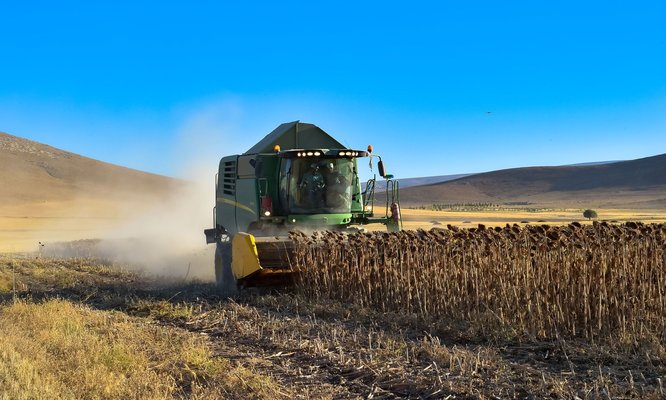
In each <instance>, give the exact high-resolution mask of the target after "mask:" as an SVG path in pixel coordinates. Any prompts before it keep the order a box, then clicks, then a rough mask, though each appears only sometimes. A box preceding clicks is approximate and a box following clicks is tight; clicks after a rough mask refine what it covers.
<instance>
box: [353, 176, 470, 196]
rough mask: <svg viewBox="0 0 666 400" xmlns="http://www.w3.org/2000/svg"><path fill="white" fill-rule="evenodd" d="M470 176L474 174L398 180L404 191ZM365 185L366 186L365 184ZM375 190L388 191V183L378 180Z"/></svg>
mask: <svg viewBox="0 0 666 400" xmlns="http://www.w3.org/2000/svg"><path fill="white" fill-rule="evenodd" d="M470 175H472V174H455V175H438V176H424V177H419V178H404V179H398V180H399V181H400V188H402V189H404V188H408V187H412V186H421V185H431V184H433V183H442V182H448V181H452V180H454V179H460V178H464V177H466V176H470ZM363 184H364V185H365V183H363ZM375 190H376V191H378V192H383V191H384V190H386V182H385V181H383V180H381V178H379V179H377V186H376V189H375Z"/></svg>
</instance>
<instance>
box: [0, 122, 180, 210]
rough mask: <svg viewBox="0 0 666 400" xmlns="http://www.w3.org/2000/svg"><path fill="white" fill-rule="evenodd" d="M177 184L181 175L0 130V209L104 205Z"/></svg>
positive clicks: (160, 192) (156, 193)
mask: <svg viewBox="0 0 666 400" xmlns="http://www.w3.org/2000/svg"><path fill="white" fill-rule="evenodd" d="M174 185H178V181H177V180H175V179H172V178H168V177H165V176H160V175H155V174H150V173H146V172H141V171H137V170H134V169H130V168H125V167H120V166H117V165H113V164H109V163H105V162H102V161H98V160H94V159H91V158H87V157H83V156H80V155H77V154H74V153H70V152H67V151H64V150H60V149H57V148H55V147H51V146H48V145H45V144H41V143H37V142H34V141H31V140H27V139H23V138H20V137H17V136H12V135H9V134H7V133H2V132H0V212H2V211H4V213H0V215H6V214H7V213H9V214H15V213H19V214H21V213H22V214H26V213H27V214H30V216H34V215H40V214H44V213H46V214H48V213H52V212H56V213H57V212H59V211H60V210H61V207H60V206H62V205H65V204H67V203H70V204H76V205H77V207H78V206H79V205H81V204H92V203H95V205H96V206H100V209H103V208H104V206H105V205H106V206H112V205H115V204H118V203H129V202H132V201H142V200H143V199H146V200H147V199H158V198H160V197H161V196H165V195H167V193H168V192H169V190H170V188H172V187H173V186H174ZM51 206H52V207H51ZM8 210H9V211H8ZM71 211H72V210H68V212H69V213H71Z"/></svg>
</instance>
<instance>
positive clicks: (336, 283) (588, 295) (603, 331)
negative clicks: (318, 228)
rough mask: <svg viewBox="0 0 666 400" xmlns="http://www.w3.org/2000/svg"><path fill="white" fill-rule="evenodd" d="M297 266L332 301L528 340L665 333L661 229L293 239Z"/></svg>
mask: <svg viewBox="0 0 666 400" xmlns="http://www.w3.org/2000/svg"><path fill="white" fill-rule="evenodd" d="M292 239H293V240H294V241H295V243H296V247H295V253H294V255H295V257H294V259H293V260H292V267H293V268H297V269H300V270H301V271H302V274H301V275H300V276H301V278H302V279H301V286H302V288H303V289H304V290H305V291H306V292H307V293H308V294H309V295H312V296H315V297H328V298H335V299H339V300H342V301H347V302H354V303H358V304H361V305H363V306H369V307H374V308H377V309H379V310H382V311H398V312H406V313H409V314H415V315H418V316H419V317H421V318H424V319H426V320H431V321H432V320H435V319H437V318H448V319H449V320H453V321H466V322H468V323H471V324H475V325H477V326H493V327H495V328H496V327H497V326H502V327H504V328H508V329H510V330H513V331H514V332H515V333H517V334H519V335H527V336H529V337H533V338H555V337H558V336H568V337H586V338H595V337H605V336H609V335H614V334H630V335H645V334H649V335H657V336H658V337H659V338H660V339H664V336H666V334H665V333H664V332H666V307H665V306H666V293H665V291H666V245H665V243H666V240H665V239H666V225H664V224H642V223H634V222H629V223H626V224H624V225H610V224H607V223H595V224H593V225H589V226H583V225H580V224H578V223H573V224H570V225H568V226H563V227H557V226H548V225H538V226H529V225H528V226H525V227H520V226H518V225H513V226H509V225H508V224H507V226H506V227H504V228H499V227H498V228H494V229H487V228H486V227H484V226H483V225H479V227H478V228H471V229H458V228H456V227H452V226H449V227H448V229H438V228H434V229H432V230H430V231H423V230H419V231H403V232H398V233H381V232H373V233H358V234H352V235H344V234H341V233H336V232H325V233H315V234H313V235H312V236H307V235H304V234H300V233H292Z"/></svg>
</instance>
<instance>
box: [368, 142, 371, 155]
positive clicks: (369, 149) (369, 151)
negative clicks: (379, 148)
mask: <svg viewBox="0 0 666 400" xmlns="http://www.w3.org/2000/svg"><path fill="white" fill-rule="evenodd" d="M368 153H372V145H371V144H369V145H368Z"/></svg>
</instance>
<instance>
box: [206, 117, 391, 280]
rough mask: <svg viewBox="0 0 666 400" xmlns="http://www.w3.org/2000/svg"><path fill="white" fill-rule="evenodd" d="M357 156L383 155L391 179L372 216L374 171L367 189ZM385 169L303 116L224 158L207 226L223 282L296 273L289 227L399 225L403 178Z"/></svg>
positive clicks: (282, 277) (343, 228) (369, 151)
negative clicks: (291, 260) (382, 209)
mask: <svg viewBox="0 0 666 400" xmlns="http://www.w3.org/2000/svg"><path fill="white" fill-rule="evenodd" d="M359 157H370V168H371V169H372V159H373V158H378V163H377V170H378V172H379V175H380V176H381V177H382V178H384V179H385V180H386V192H385V193H386V202H385V213H384V215H383V216H377V217H375V216H374V213H373V209H374V205H375V182H376V175H375V176H374V177H373V178H372V179H370V180H369V181H368V183H367V184H366V185H365V190H364V191H361V181H360V179H359V176H358V162H357V158H359ZM392 178H393V176H392V175H388V174H386V172H385V169H384V163H383V162H382V159H381V157H380V156H378V155H376V154H372V146H368V148H367V150H366V151H364V150H353V149H348V148H346V147H345V146H344V145H342V144H341V143H340V142H338V141H337V140H335V139H334V138H333V137H331V136H330V135H329V134H327V133H326V132H324V131H323V130H322V129H320V128H319V127H317V126H315V125H313V124H306V123H302V122H300V121H295V122H288V123H284V124H282V125H280V126H278V127H277V128H276V129H275V130H274V131H273V132H271V133H269V134H268V135H267V136H266V137H264V138H263V139H262V140H261V141H259V143H257V144H256V145H254V146H253V147H252V148H251V149H250V150H248V151H247V152H245V153H243V154H240V155H232V156H227V157H224V158H222V159H221V160H220V166H219V172H218V174H217V175H216V176H215V193H216V198H215V207H214V208H213V222H214V225H215V227H214V228H212V229H206V230H205V231H204V233H205V235H206V242H207V243H209V244H210V243H215V244H216V246H217V248H216V251H215V277H216V280H217V284H218V286H220V287H221V288H222V289H225V290H233V289H234V288H236V287H237V286H257V285H266V284H276V283H283V282H284V281H285V279H289V278H291V276H292V275H293V274H294V272H297V271H293V270H292V269H291V268H290V266H289V256H290V254H291V251H292V250H293V244H292V242H291V241H290V239H289V237H288V236H287V233H288V232H289V231H298V230H301V231H314V230H341V231H352V230H353V229H354V227H355V226H359V225H366V224H372V223H380V224H384V225H386V227H387V228H388V230H389V231H397V230H400V228H401V225H402V222H401V219H400V205H399V203H400V200H399V199H400V198H399V186H398V181H396V180H393V179H392Z"/></svg>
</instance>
